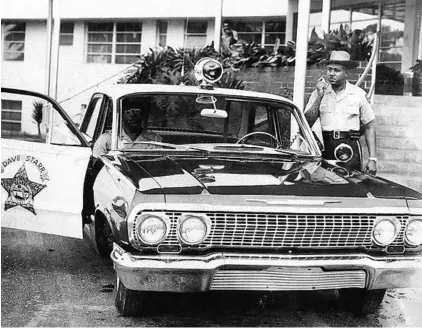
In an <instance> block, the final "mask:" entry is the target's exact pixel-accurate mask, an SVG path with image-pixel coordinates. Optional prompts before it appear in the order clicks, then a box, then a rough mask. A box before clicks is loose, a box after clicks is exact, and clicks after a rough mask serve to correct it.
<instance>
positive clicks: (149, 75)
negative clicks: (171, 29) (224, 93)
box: [118, 44, 244, 89]
mask: <svg viewBox="0 0 422 328" xmlns="http://www.w3.org/2000/svg"><path fill="white" fill-rule="evenodd" d="M205 57H209V58H213V59H216V60H219V61H220V62H221V63H222V65H223V67H224V73H223V78H222V79H221V80H220V81H219V82H218V83H217V86H219V87H221V88H232V89H243V88H244V85H243V81H241V80H239V79H236V77H235V76H234V74H233V73H232V67H231V66H230V64H229V63H228V62H227V61H224V60H222V58H221V56H220V54H219V53H218V52H217V51H215V49H214V45H213V44H211V45H208V46H206V47H203V48H200V49H195V48H193V49H184V48H179V49H174V48H172V47H165V48H164V47H159V48H156V49H150V52H149V53H147V54H145V55H142V56H141V57H140V58H139V60H138V62H137V63H135V65H134V66H133V67H132V68H131V69H129V70H128V71H127V72H126V74H125V76H123V77H122V78H121V79H120V80H119V81H118V83H152V84H170V85H179V84H183V85H198V81H197V80H196V79H195V76H194V72H193V70H194V67H195V64H196V62H197V61H198V60H200V59H202V58H205Z"/></svg>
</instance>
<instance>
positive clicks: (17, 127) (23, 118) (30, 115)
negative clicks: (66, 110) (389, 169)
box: [1, 92, 81, 146]
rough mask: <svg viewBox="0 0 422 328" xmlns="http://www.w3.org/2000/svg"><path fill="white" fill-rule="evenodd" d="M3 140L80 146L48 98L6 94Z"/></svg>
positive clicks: (4, 100)
mask: <svg viewBox="0 0 422 328" xmlns="http://www.w3.org/2000/svg"><path fill="white" fill-rule="evenodd" d="M1 137H2V138H4V139H14V140H22V141H30V142H36V143H52V144H60V145H72V146H80V145H81V141H80V140H79V138H78V137H77V136H76V135H75V133H74V132H72V130H71V128H70V126H69V125H68V123H67V121H66V120H65V118H64V117H63V114H62V113H59V112H58V111H56V109H54V108H53V106H52V103H50V102H49V101H47V100H46V99H44V98H41V97H38V96H34V95H29V94H17V93H9V92H2V100H1Z"/></svg>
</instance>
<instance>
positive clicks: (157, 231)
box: [138, 214, 167, 245]
mask: <svg viewBox="0 0 422 328" xmlns="http://www.w3.org/2000/svg"><path fill="white" fill-rule="evenodd" d="M139 219H140V223H139V225H138V236H139V239H141V241H142V242H144V243H145V244H149V245H155V244H158V243H160V242H161V241H162V240H163V239H164V238H165V237H166V234H167V225H166V222H165V221H164V219H163V218H162V217H160V216H157V215H151V214H144V215H141V217H140V218H139Z"/></svg>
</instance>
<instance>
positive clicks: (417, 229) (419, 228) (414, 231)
mask: <svg viewBox="0 0 422 328" xmlns="http://www.w3.org/2000/svg"><path fill="white" fill-rule="evenodd" d="M404 239H405V241H406V243H407V244H408V245H410V246H420V245H422V218H418V219H413V220H411V221H409V223H408V224H407V227H406V230H405V233H404Z"/></svg>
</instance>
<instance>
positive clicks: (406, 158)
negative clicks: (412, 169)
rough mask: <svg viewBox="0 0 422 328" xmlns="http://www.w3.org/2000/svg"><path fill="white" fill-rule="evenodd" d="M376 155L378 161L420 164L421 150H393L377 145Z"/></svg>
mask: <svg viewBox="0 0 422 328" xmlns="http://www.w3.org/2000/svg"><path fill="white" fill-rule="evenodd" d="M377 152H378V153H377V157H378V159H379V160H380V161H385V162H400V163H404V164H421V163H422V150H409V151H408V150H400V149H396V151H393V150H392V149H388V148H381V147H378V150H377Z"/></svg>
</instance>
